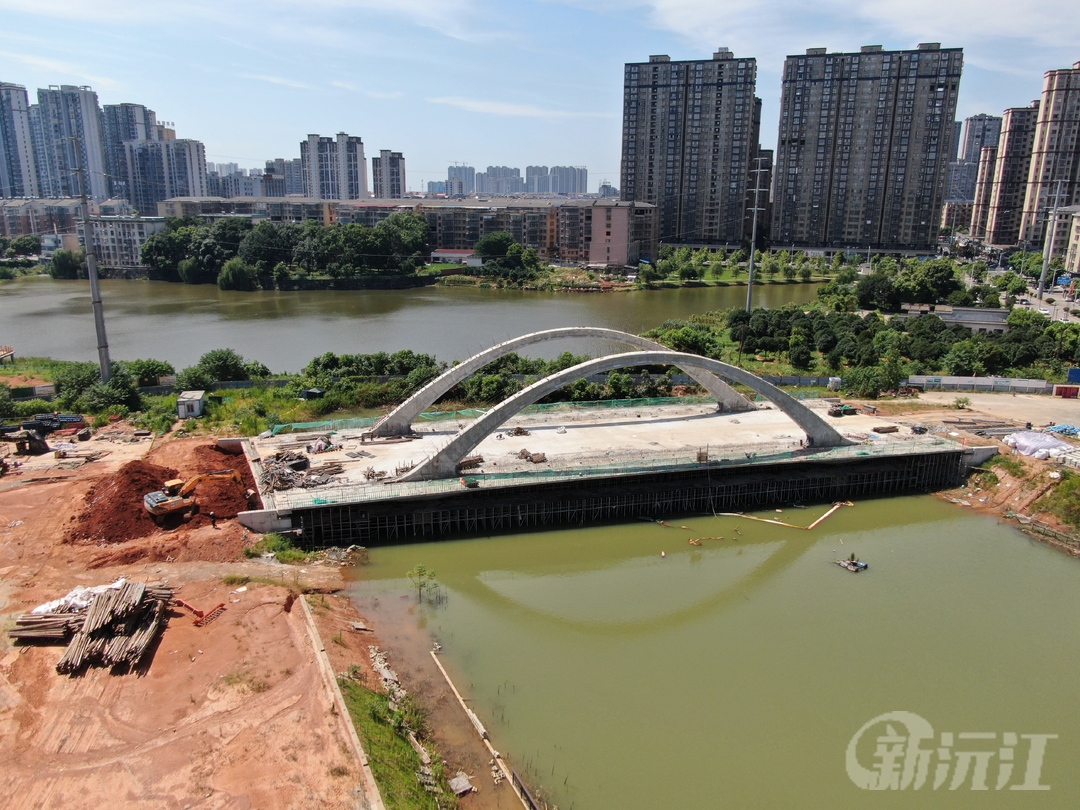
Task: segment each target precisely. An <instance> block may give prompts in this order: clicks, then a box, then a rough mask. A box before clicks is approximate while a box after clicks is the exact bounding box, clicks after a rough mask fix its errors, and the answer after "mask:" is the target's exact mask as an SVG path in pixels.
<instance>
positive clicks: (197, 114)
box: [0, 0, 1080, 190]
mask: <svg viewBox="0 0 1080 810" xmlns="http://www.w3.org/2000/svg"><path fill="white" fill-rule="evenodd" d="M0 20H2V22H0V81H7V82H15V83H17V84H22V85H25V86H26V87H27V89H28V90H29V91H30V93H31V96H33V95H34V92H35V90H36V88H38V87H44V86H48V85H49V84H89V85H91V86H92V87H93V88H94V89H95V90H97V92H98V96H99V98H100V101H101V103H103V104H114V103H120V102H135V103H140V104H145V105H147V106H148V107H151V108H152V109H154V110H156V111H157V113H158V118H159V120H164V121H172V122H175V126H176V131H177V136H178V137H182V138H183V137H187V138H196V139H198V140H201V141H203V142H204V143H205V144H206V151H207V160H210V161H214V162H236V163H239V164H240V165H241V166H244V167H254V166H262V164H263V161H264V160H266V159H267V158H274V157H297V156H299V142H300V140H301V139H302V138H303V137H304V136H305V135H307V134H308V133H311V132H317V133H320V134H322V135H331V134H334V133H336V132H339V131H345V132H348V133H349V134H350V135H360V136H361V137H362V138H363V139H364V145H365V149H366V151H367V155H368V157H369V158H370V156H371V155H372V154H377V153H378V150H380V149H393V150H395V151H400V152H403V153H404V155H405V161H406V169H407V174H408V186H409V188H410V189H416V190H421V189H423V188H425V187H426V183H427V181H428V180H437V179H443V178H445V176H446V175H445V173H446V166H447V165H448V164H449V163H452V162H464V163H468V164H470V165H473V166H476V167H477V169H478V170H483V168H484V167H486V166H488V165H509V166H517V167H519V168H521V169H522V172H524V168H525V166H526V165H529V164H544V165H548V166H551V165H584V166H586V167H588V169H589V183H590V186H591V187H592V188H593V189H595V188H596V186H597V183H598V182H599V181H600V180H601V179H604V178H607V179H609V180H611V181H612V182H613V183H615V184H616V185H617V184H618V175H619V141H620V129H621V123H620V117H621V111H622V98H621V94H622V65H623V64H624V63H625V62H637V61H645V60H647V58H648V56H649V55H650V54H656V53H666V54H669V55H670V56H671V57H672V58H673V59H700V58H708V57H709V56H710V55H711V54H712V52H713V50H715V49H716V47H717V46H728V47H730V48H731V49H732V50H733V51H734V52H735V55H736V56H754V57H757V60H758V88H757V94H758V95H759V96H761V97H762V99H763V100H764V120H763V126H762V141H763V145H764V146H766V147H772V146H775V140H776V119H777V108H778V103H779V95H780V72H781V68H782V66H783V60H784V56H785V55H787V54H792V53H801V52H803V51H804V50H805V49H806V48H808V47H826V48H828V49H829V50H831V51H840V50H843V51H850V50H857V49H858V48H859V46H861V45H867V44H880V45H884V46H885V47H886V48H909V47H914V46H915V45H916V44H917V43H919V42H927V41H930V42H941V43H942V45H943V46H945V47H962V48H964V54H965V68H964V78H963V80H962V83H961V95H960V109H959V111H958V116H960V117H963V116H966V115H973V114H975V113H980V112H986V113H991V114H995V115H1000V114H1001V111H1002V110H1003V109H1004V108H1006V107H1013V106H1024V105H1026V104H1028V103H1029V102H1030V101H1031V100H1032V99H1034V98H1036V97H1038V95H1039V93H1040V91H1041V87H1042V75H1043V72H1044V71H1046V70H1050V69H1053V68H1062V67H1069V66H1071V65H1072V64H1073V63H1074V62H1076V61H1078V60H1080V3H1078V2H1076V0H1040V2H1033V1H1032V0H944V2H942V0H903V2H901V1H900V0H814V1H813V2H806V0H728V2H721V1H720V0H502V2H499V1H498V0H302V1H301V0H260V2H251V0H216V1H215V2H210V0H170V2H162V0H95V2H86V0H41V1H40V2H37V3H31V2H29V0H0Z"/></svg>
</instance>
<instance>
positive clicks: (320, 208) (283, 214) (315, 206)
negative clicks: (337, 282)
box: [157, 196, 338, 225]
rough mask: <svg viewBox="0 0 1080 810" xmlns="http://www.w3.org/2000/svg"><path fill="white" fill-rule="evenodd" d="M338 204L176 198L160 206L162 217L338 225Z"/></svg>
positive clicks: (296, 199) (281, 199) (283, 199)
mask: <svg viewBox="0 0 1080 810" xmlns="http://www.w3.org/2000/svg"><path fill="white" fill-rule="evenodd" d="M337 206H338V203H337V201H335V200H320V199H315V198H312V197H291V196H290V197H232V198H224V197H174V198H173V199H170V200H164V201H162V202H159V203H158V206H157V209H158V211H157V212H158V216H160V217H201V218H204V219H205V218H208V217H221V216H242V217H251V218H252V219H256V220H259V219H267V220H270V221H271V222H307V221H308V220H315V221H316V222H321V223H322V224H323V225H332V224H333V223H335V222H336V221H337V217H336V213H335V212H336V210H337Z"/></svg>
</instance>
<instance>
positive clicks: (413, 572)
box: [405, 563, 435, 601]
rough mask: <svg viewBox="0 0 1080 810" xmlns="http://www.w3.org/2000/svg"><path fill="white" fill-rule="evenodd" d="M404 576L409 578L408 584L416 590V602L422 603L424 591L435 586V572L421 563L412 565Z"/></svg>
mask: <svg viewBox="0 0 1080 810" xmlns="http://www.w3.org/2000/svg"><path fill="white" fill-rule="evenodd" d="M405 576H407V577H408V578H409V582H411V583H412V584H413V587H414V588H416V598H417V600H418V601H423V599H424V589H425V588H430V587H432V586H433V585H434V584H435V572H434V571H432V570H431V569H430V568H428V567H427V566H426V565H424V564H423V563H417V564H416V565H414V566H413V567H412V568H410V569H409V570H408V571H406V572H405Z"/></svg>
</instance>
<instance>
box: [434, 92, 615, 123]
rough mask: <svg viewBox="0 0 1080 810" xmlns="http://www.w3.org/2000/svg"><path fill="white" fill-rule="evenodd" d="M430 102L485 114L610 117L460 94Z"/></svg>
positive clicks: (530, 116)
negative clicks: (464, 96)
mask: <svg viewBox="0 0 1080 810" xmlns="http://www.w3.org/2000/svg"><path fill="white" fill-rule="evenodd" d="M428 101H430V102H431V103H432V104H446V105H447V106H449V107H457V108H458V109H459V110H466V111H468V112H475V113H485V114H487V115H504V116H513V117H518V118H610V117H611V116H610V115H609V114H608V113H582V112H568V111H566V110H546V109H544V108H542V107H534V106H532V105H531V104H512V103H508V102H504V101H487V100H483V99H472V98H461V97H460V96H441V97H439V98H429V99H428Z"/></svg>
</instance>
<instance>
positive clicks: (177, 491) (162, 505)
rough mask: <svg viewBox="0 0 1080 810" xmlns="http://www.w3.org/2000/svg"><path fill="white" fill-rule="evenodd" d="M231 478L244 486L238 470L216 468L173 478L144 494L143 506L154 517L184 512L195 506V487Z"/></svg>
mask: <svg viewBox="0 0 1080 810" xmlns="http://www.w3.org/2000/svg"><path fill="white" fill-rule="evenodd" d="M227 478H230V479H232V480H233V481H235V482H236V483H237V484H238V485H239V486H241V487H243V486H244V479H242V478H241V477H240V473H238V472H237V471H236V470H216V471H214V472H208V473H202V474H201V475H196V476H195V477H194V478H188V479H187V480H186V481H185V480H184V479H183V478H173V479H171V480H169V481H166V482H165V486H164V487H162V488H161V489H156V490H154V491H153V492H147V493H146V494H145V495H143V506H145V507H146V511H147V512H149V513H150V514H151V515H153V516H154V517H156V518H158V517H166V516H167V515H175V514H183V513H184V512H186V511H187V510H188V509H192V508H194V506H195V489H196V487H198V486H199V484H201V483H202V482H203V481H213V480H220V479H227Z"/></svg>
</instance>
